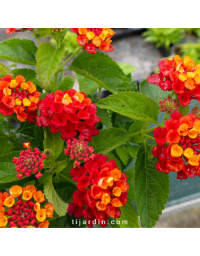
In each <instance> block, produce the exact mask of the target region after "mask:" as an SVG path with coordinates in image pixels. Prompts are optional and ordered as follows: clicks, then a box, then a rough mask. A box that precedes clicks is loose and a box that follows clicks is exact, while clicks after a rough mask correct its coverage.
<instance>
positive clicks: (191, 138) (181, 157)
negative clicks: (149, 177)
mask: <svg viewBox="0 0 200 256" xmlns="http://www.w3.org/2000/svg"><path fill="white" fill-rule="evenodd" d="M171 116H172V118H171V119H168V120H167V121H166V122H165V128H162V129H161V128H160V127H158V128H156V129H155V130H154V137H155V140H156V142H157V144H158V145H157V146H155V147H154V148H153V150H152V153H153V155H154V157H157V158H158V159H159V160H160V161H158V162H157V163H156V169H157V170H158V171H161V172H165V173H169V172H170V171H173V172H177V178H178V179H187V178H188V177H191V178H193V177H194V176H200V152H199V149H200V137H199V135H200V118H198V117H196V116H195V115H193V114H188V115H186V116H183V117H181V113H178V112H174V113H173V114H172V115H171ZM165 143H168V146H166V145H165Z"/></svg>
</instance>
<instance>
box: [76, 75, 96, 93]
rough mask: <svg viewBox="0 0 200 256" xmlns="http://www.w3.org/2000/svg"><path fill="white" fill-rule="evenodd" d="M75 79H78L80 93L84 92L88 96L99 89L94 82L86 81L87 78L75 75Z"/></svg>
mask: <svg viewBox="0 0 200 256" xmlns="http://www.w3.org/2000/svg"><path fill="white" fill-rule="evenodd" d="M76 77H77V79H78V83H79V89H80V92H84V93H86V94H87V95H90V94H92V93H94V92H96V90H97V88H99V85H98V84H97V83H96V82H95V81H93V80H91V79H88V78H87V77H84V76H81V75H79V74H76Z"/></svg>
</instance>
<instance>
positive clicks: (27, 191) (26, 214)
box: [0, 185, 54, 228]
mask: <svg viewBox="0 0 200 256" xmlns="http://www.w3.org/2000/svg"><path fill="white" fill-rule="evenodd" d="M44 201H45V198H44V194H43V193H42V191H37V189H36V188H35V187H34V186H33V185H28V186H26V187H24V188H22V187H20V186H18V185H15V186H12V187H11V188H10V190H9V193H7V192H4V193H3V194H2V193H0V228H3V227H8V228H35V227H38V228H48V227H49V221H48V220H46V218H53V213H54V206H53V205H52V204H51V203H47V204H46V205H45V206H44V209H42V208H41V205H40V203H43V202H44Z"/></svg>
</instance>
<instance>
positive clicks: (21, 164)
mask: <svg viewBox="0 0 200 256" xmlns="http://www.w3.org/2000/svg"><path fill="white" fill-rule="evenodd" d="M24 148H27V150H23V151H22V152H21V153H20V157H19V158H17V157H14V158H13V163H15V164H16V171H17V173H18V174H17V177H18V178H19V179H22V178H23V177H24V176H28V177H29V176H30V175H31V174H32V173H34V174H35V177H36V178H37V179H39V178H40V177H42V176H43V175H42V173H41V172H39V170H42V169H43V166H44V164H43V160H44V159H46V156H45V154H44V153H41V152H40V151H39V149H38V148H34V150H33V151H32V150H31V148H30V142H29V143H24Z"/></svg>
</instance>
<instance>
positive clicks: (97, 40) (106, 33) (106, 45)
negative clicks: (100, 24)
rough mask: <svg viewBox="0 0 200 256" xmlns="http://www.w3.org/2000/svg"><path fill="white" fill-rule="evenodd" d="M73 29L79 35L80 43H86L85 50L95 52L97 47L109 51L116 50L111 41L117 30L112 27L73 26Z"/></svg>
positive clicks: (78, 40)
mask: <svg viewBox="0 0 200 256" xmlns="http://www.w3.org/2000/svg"><path fill="white" fill-rule="evenodd" d="M72 31H73V32H74V33H76V34H77V35H78V36H77V42H78V43H79V45H81V46H83V45H84V48H85V50H86V51H87V52H89V53H91V54H95V53H96V52H97V50H96V49H97V48H98V49H99V50H101V51H107V52H112V51H113V50H114V47H113V46H112V45H111V44H110V43H111V42H112V40H111V37H112V36H113V35H114V34H115V32H114V31H113V30H112V29H111V28H72Z"/></svg>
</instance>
